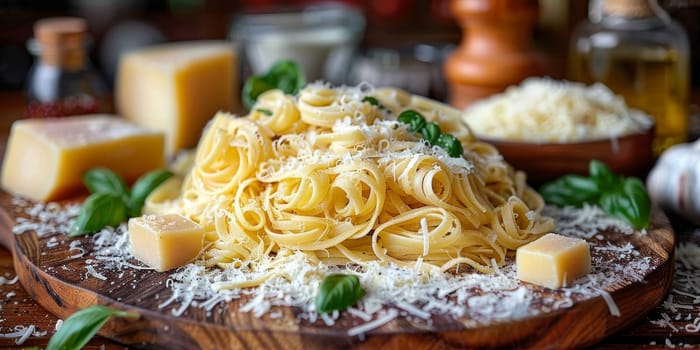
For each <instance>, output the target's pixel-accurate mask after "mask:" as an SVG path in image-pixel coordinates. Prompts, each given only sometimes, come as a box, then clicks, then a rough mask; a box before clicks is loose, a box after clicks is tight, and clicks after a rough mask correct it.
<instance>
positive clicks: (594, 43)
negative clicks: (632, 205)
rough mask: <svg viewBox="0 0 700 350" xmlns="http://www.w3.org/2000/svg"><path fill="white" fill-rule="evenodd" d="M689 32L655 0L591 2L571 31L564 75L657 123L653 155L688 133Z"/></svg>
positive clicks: (684, 138) (685, 137)
mask: <svg viewBox="0 0 700 350" xmlns="http://www.w3.org/2000/svg"><path fill="white" fill-rule="evenodd" d="M688 61H689V43H688V36H687V34H686V33H685V31H684V29H683V27H681V26H680V25H679V24H677V23H676V22H675V21H673V20H672V19H671V18H670V17H669V16H668V14H667V13H666V12H665V11H664V10H663V9H662V8H661V7H660V6H659V5H658V3H657V1H656V0H590V6H589V20H588V21H586V22H584V23H582V24H580V25H579V27H578V28H577V29H576V30H575V31H574V34H573V36H572V40H571V47H570V53H569V75H570V78H571V79H572V80H576V81H581V82H584V83H587V84H591V83H593V82H601V83H604V84H606V85H607V86H608V87H610V89H612V90H613V91H614V92H616V93H617V94H619V95H622V96H623V97H624V98H625V101H626V102H627V104H628V105H629V106H631V107H633V108H637V109H640V110H642V111H645V112H647V113H649V114H650V115H651V116H652V117H653V118H654V119H655V121H656V130H655V132H656V137H655V139H654V146H653V147H654V153H655V154H656V155H659V154H660V153H661V152H663V151H664V150H665V149H667V148H668V147H670V146H671V145H673V144H676V143H681V142H684V141H686V139H687V136H688V123H689V121H688V93H689V89H690V68H689V63H688Z"/></svg>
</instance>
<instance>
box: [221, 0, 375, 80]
mask: <svg viewBox="0 0 700 350" xmlns="http://www.w3.org/2000/svg"><path fill="white" fill-rule="evenodd" d="M364 28H365V17H364V15H363V14H362V12H361V11H360V10H359V9H357V8H355V7H352V6H349V5H344V4H342V3H325V4H317V5H308V6H304V7H300V8H292V9H288V10H286V11H277V12H269V13H268V12H264V13H252V14H242V15H238V16H236V17H234V18H233V23H232V25H231V31H230V36H231V39H232V40H233V42H234V43H235V44H236V45H237V46H238V49H239V52H241V53H242V55H241V57H242V58H243V60H242V61H243V66H244V73H243V74H242V76H243V77H246V76H248V75H250V74H262V73H264V72H266V71H267V70H269V69H270V67H272V66H273V65H274V64H275V62H277V61H279V60H283V59H290V60H293V61H295V62H296V63H297V64H299V66H300V67H301V69H302V70H303V71H304V74H305V77H306V81H308V82H313V81H316V80H325V81H328V82H331V83H334V84H344V83H346V82H347V79H348V74H349V68H350V64H351V62H352V59H353V57H354V56H355V51H356V48H357V46H358V44H359V43H360V41H361V40H362V35H363V33H364ZM248 70H249V71H248Z"/></svg>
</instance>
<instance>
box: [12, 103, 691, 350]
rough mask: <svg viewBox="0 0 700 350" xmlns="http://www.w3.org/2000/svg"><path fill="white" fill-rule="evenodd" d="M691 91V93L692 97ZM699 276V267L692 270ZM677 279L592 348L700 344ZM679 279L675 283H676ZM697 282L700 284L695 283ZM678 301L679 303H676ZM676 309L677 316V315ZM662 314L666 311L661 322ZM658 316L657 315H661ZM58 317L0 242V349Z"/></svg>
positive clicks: (44, 333) (32, 340) (17, 112)
mask: <svg viewBox="0 0 700 350" xmlns="http://www.w3.org/2000/svg"><path fill="white" fill-rule="evenodd" d="M697 96H698V94H695V95H694V97H697ZM23 104H24V99H23V97H22V95H21V94H19V93H16V92H11V93H7V92H4V93H0V151H3V153H4V143H5V140H6V139H7V133H8V130H9V127H10V125H11V123H12V121H13V120H15V119H17V118H18V117H19V116H21V114H22V106H23ZM671 219H672V223H673V225H674V229H675V231H676V239H677V242H678V243H679V244H682V243H684V242H693V243H695V244H700V226H694V225H691V224H689V223H688V222H686V221H685V220H682V219H680V218H677V217H675V216H673V215H671ZM694 273H695V275H696V276H700V270H696V271H695V272H694ZM680 283H681V282H680V281H678V280H677V281H675V282H674V288H672V291H671V295H670V296H669V298H670V299H667V301H672V302H669V303H665V304H662V305H659V306H658V307H657V308H656V309H655V310H654V311H652V312H651V313H650V314H649V315H647V317H646V318H644V319H642V320H640V321H639V322H638V323H637V324H635V325H634V326H632V327H630V328H629V329H626V330H623V331H622V332H620V333H618V334H616V335H614V336H612V337H609V338H608V339H605V340H604V341H603V342H601V343H600V344H597V345H596V346H594V347H592V349H636V348H644V349H668V348H676V349H679V348H680V349H682V348H700V332H699V331H697V330H696V329H697V328H700V327H698V326H700V325H697V324H696V326H695V327H693V326H689V325H693V320H694V319H695V318H698V317H700V289H695V293H694V294H695V295H696V297H695V298H692V297H689V296H687V295H681V294H678V293H677V292H676V291H677V290H683V289H684V287H687V286H683V285H680ZM677 284H678V285H677ZM695 287H696V288H700V286H695ZM679 304H681V307H679V306H678V305H679ZM678 315H680V316H678ZM665 316H668V317H669V320H668V322H664V321H663V320H664V319H665ZM660 320H662V321H660ZM57 321H58V318H57V317H55V316H54V315H52V314H50V313H49V312H48V311H46V310H45V309H43V308H42V307H41V306H39V305H38V304H36V303H35V302H34V301H33V300H32V298H31V297H30V296H29V295H28V294H27V292H26V291H25V290H24V289H23V287H22V286H21V284H20V283H19V282H17V281H16V280H15V272H14V268H13V261H12V255H11V254H10V252H9V251H8V250H7V249H5V248H3V247H0V349H6V348H7V349H12V348H16V349H21V348H27V347H33V346H37V347H39V348H44V347H45V346H46V344H47V343H48V341H49V339H50V337H51V335H52V334H53V332H54V329H55V326H56V322H57ZM30 326H34V329H35V331H34V333H33V334H32V335H31V336H29V337H28V338H27V339H26V340H24V342H23V343H22V344H17V343H16V341H17V340H18V339H17V338H11V337H6V336H5V335H6V334H9V333H13V332H15V331H17V330H20V329H22V328H23V327H30ZM124 348H125V347H124V346H122V345H120V344H118V343H116V342H113V341H111V340H109V339H106V338H102V337H99V336H96V337H95V338H93V339H92V341H91V342H90V343H89V344H88V346H86V347H85V349H124Z"/></svg>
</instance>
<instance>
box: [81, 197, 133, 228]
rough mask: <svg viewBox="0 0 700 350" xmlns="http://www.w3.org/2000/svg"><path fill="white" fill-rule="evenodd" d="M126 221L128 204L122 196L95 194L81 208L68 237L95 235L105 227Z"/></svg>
mask: <svg viewBox="0 0 700 350" xmlns="http://www.w3.org/2000/svg"><path fill="white" fill-rule="evenodd" d="M126 219H127V217H126V203H124V200H123V199H122V197H121V196H119V195H117V194H114V193H93V194H91V195H90V196H89V197H88V198H87V199H86V200H85V202H84V203H83V206H82V207H81V208H80V213H79V214H78V218H77V219H76V221H75V223H74V224H73V228H72V230H71V232H70V233H69V234H68V236H79V235H83V234H86V233H93V232H96V231H99V230H101V229H102V228H103V227H105V226H116V225H119V224H120V223H122V222H124V220H126Z"/></svg>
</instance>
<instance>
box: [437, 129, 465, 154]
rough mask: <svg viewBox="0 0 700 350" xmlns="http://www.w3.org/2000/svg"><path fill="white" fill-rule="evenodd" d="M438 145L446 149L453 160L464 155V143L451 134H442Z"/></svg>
mask: <svg viewBox="0 0 700 350" xmlns="http://www.w3.org/2000/svg"><path fill="white" fill-rule="evenodd" d="M437 145H438V146H440V148H442V149H444V150H445V152H447V154H449V155H450V157H452V158H456V157H461V156H462V153H464V148H462V143H461V142H459V140H457V138H456V137H454V136H452V135H451V134H440V136H438V139H437Z"/></svg>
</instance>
